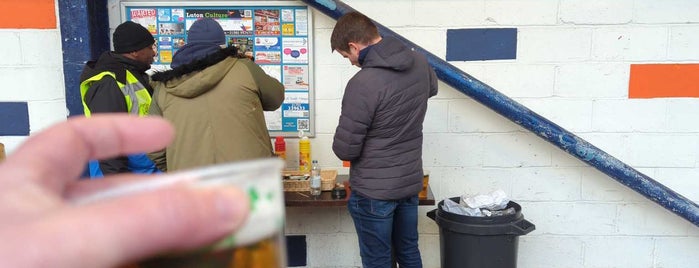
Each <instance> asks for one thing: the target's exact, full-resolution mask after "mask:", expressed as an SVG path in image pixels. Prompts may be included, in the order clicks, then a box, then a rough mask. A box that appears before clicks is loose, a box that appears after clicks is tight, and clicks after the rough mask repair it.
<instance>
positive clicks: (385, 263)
mask: <svg viewBox="0 0 699 268" xmlns="http://www.w3.org/2000/svg"><path fill="white" fill-rule="evenodd" d="M417 205H418V196H417V195H415V196H412V197H408V198H404V199H400V200H375V199H370V198H366V197H363V196H361V195H359V194H358V193H357V192H355V191H352V193H351V195H350V198H349V200H348V202H347V209H348V210H349V213H350V215H351V216H352V219H353V220H354V228H355V229H356V230H357V237H358V238H359V253H360V255H361V256H362V266H363V267H364V268H369V267H372V268H373V267H381V268H382V267H386V268H390V267H391V265H392V263H393V258H392V253H394V254H395V258H396V261H397V262H398V264H399V265H400V267H401V268H414V267H415V268H421V267H422V259H421V258H420V250H419V249H418V246H417V240H418V233H417Z"/></svg>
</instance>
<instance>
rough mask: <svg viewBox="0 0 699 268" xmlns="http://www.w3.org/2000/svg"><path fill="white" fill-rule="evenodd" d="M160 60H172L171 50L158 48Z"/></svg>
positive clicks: (167, 61) (164, 61) (168, 61)
mask: <svg viewBox="0 0 699 268" xmlns="http://www.w3.org/2000/svg"><path fill="white" fill-rule="evenodd" d="M159 52H160V62H162V63H170V62H172V51H171V50H160V51H159Z"/></svg>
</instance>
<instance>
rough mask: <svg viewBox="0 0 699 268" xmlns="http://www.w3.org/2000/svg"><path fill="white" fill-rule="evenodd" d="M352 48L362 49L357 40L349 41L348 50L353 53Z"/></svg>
mask: <svg viewBox="0 0 699 268" xmlns="http://www.w3.org/2000/svg"><path fill="white" fill-rule="evenodd" d="M352 48H354V49H356V50H357V51H359V50H361V49H360V48H361V47H360V46H359V44H357V43H355V42H349V43H347V52H349V53H352Z"/></svg>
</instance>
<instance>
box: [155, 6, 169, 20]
mask: <svg viewBox="0 0 699 268" xmlns="http://www.w3.org/2000/svg"><path fill="white" fill-rule="evenodd" d="M170 12H171V10H170V9H169V8H158V20H159V21H161V22H165V21H170V20H171V19H172V16H171V15H170Z"/></svg>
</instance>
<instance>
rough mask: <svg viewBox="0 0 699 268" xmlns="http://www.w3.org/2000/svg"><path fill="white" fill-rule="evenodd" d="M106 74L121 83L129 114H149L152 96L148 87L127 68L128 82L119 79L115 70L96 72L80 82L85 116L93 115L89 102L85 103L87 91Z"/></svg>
mask: <svg viewBox="0 0 699 268" xmlns="http://www.w3.org/2000/svg"><path fill="white" fill-rule="evenodd" d="M106 75H108V76H111V77H112V78H114V81H116V83H117V85H119V89H120V90H121V93H123V94H124V99H125V100H126V110H127V111H128V112H129V114H134V115H139V116H145V115H148V108H149V107H150V103H151V96H150V94H149V93H148V90H147V89H146V87H145V86H144V85H143V84H141V82H139V81H138V79H136V77H135V76H134V75H133V74H132V73H131V72H129V71H128V70H126V84H123V83H121V82H119V81H117V80H116V75H115V74H114V73H113V72H108V71H104V72H101V73H99V74H96V75H94V76H92V77H90V78H88V79H87V80H85V81H83V82H82V83H80V98H81V99H82V102H83V111H84V113H85V117H90V115H91V113H90V108H88V107H87V104H86V103H85V93H87V90H88V89H89V88H90V86H91V85H92V83H94V82H97V81H100V80H102V78H103V77H104V76H106Z"/></svg>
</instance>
